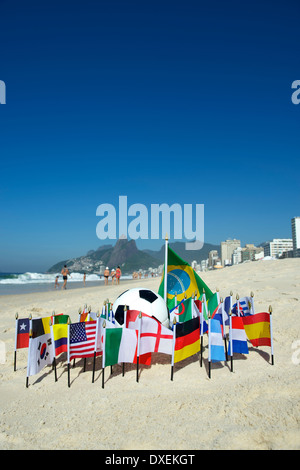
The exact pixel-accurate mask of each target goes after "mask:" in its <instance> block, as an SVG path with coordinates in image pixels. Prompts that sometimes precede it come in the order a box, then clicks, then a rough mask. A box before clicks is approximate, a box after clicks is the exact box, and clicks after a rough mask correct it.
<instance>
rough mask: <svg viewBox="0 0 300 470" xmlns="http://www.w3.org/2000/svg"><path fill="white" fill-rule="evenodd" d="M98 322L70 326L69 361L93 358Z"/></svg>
mask: <svg viewBox="0 0 300 470" xmlns="http://www.w3.org/2000/svg"><path fill="white" fill-rule="evenodd" d="M96 328H97V322H95V321H88V322H79V323H72V324H71V325H69V360H70V361H71V360H72V359H74V358H81V357H93V355H94V351H95V342H96Z"/></svg>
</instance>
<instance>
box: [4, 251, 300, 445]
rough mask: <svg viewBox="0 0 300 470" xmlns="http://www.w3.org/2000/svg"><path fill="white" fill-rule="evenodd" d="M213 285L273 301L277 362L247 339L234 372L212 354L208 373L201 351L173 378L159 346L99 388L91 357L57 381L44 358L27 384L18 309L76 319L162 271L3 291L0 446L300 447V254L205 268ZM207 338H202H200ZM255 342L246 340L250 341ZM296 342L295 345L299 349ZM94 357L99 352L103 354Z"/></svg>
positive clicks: (151, 283) (154, 284)
mask: <svg viewBox="0 0 300 470" xmlns="http://www.w3.org/2000/svg"><path fill="white" fill-rule="evenodd" d="M202 277H203V279H204V281H205V282H206V283H207V284H208V285H209V287H210V288H211V289H212V290H215V288H216V287H217V288H219V290H220V295H221V296H223V297H225V296H226V295H228V294H229V292H230V290H232V291H233V292H234V295H235V294H236V293H239V295H240V296H244V295H249V294H250V291H253V292H254V294H255V298H254V299H255V310H256V312H259V311H267V309H268V306H269V305H270V304H271V305H272V307H273V328H274V354H275V364H274V366H272V365H271V364H270V348H268V347H262V348H260V349H259V350H257V349H255V348H252V347H250V348H249V350H250V353H249V355H248V356H242V355H236V356H235V360H234V372H233V373H231V372H230V369H229V365H228V366H227V365H224V363H221V364H215V365H213V367H212V378H211V379H208V374H207V348H205V351H204V358H205V360H204V365H203V367H202V368H200V365H199V360H198V358H197V356H194V357H193V358H191V359H189V360H185V361H183V362H181V363H179V364H177V366H176V370H175V373H174V381H173V382H171V381H170V357H169V356H164V355H156V357H155V358H154V360H153V364H152V366H151V367H147V368H146V367H144V368H142V370H141V374H140V380H139V383H137V382H136V371H135V368H134V367H133V366H131V365H127V366H126V367H127V371H126V373H125V376H124V377H122V374H121V368H120V366H114V373H113V375H112V376H110V370H109V368H106V371H105V376H106V382H105V388H104V390H103V389H102V388H101V371H100V362H99V363H98V364H97V372H96V380H95V383H94V384H92V382H91V379H92V371H91V361H90V362H89V363H88V367H87V371H86V372H83V367H82V366H83V361H82V360H77V366H76V367H75V369H71V388H68V386H67V372H66V363H65V362H62V361H60V362H59V364H58V369H57V373H58V381H57V382H56V383H55V382H54V374H53V372H52V371H51V368H50V367H48V368H46V369H44V370H43V371H41V372H40V373H39V374H38V375H36V376H34V377H31V378H30V381H29V388H28V389H26V387H25V381H26V365H27V349H26V350H25V349H23V350H19V351H18V356H17V357H18V359H17V371H16V372H14V371H13V351H14V336H15V312H19V317H20V318H22V317H25V316H28V315H29V313H32V314H33V317H38V316H47V315H50V314H51V313H52V311H53V310H55V311H56V312H57V313H60V312H64V313H66V314H69V315H70V316H71V319H72V321H73V322H74V321H77V318H78V314H77V312H78V308H79V307H80V306H81V307H82V306H83V305H84V304H85V303H87V304H88V305H91V306H92V309H93V310H97V309H98V308H100V307H101V306H102V305H103V301H104V300H105V299H106V298H107V297H108V298H109V299H111V300H114V299H115V298H116V297H117V296H118V295H119V294H120V293H121V292H123V291H124V290H125V289H127V288H128V287H133V286H139V285H142V286H143V287H148V288H152V289H153V290H155V291H157V289H158V286H159V282H160V280H159V279H154V280H152V279H146V280H141V281H134V282H133V281H131V282H128V281H127V282H126V283H125V282H121V284H120V286H118V287H115V286H114V287H112V286H108V287H107V288H105V287H99V288H97V287H96V288H95V287H93V288H85V289H76V290H67V291H57V292H52V293H38V294H27V295H22V296H3V297H1V298H0V306H1V307H0V315H1V316H0V318H1V322H0V325H1V327H0V340H1V341H3V342H4V343H5V347H6V362H5V363H4V364H0V374H1V407H0V408H1V410H0V423H1V426H0V429H1V434H0V448H1V449H115V450H121V449H149V450H151V449H159V450H160V449H164V450H180V449H189V450H192V449H299V448H300V405H299V395H300V394H299V390H300V387H299V385H300V381H299V375H300V259H288V260H281V261H265V262H256V263H247V264H243V265H239V266H233V267H231V268H226V269H223V270H220V271H213V272H207V273H203V276H202ZM205 341H206V342H205V345H206V344H207V340H205ZM250 346H251V345H250ZM295 347H296V349H295ZM99 361H100V359H99Z"/></svg>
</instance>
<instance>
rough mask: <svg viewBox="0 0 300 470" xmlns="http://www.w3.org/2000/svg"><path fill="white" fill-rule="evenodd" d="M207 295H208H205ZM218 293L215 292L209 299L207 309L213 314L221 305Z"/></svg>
mask: <svg viewBox="0 0 300 470" xmlns="http://www.w3.org/2000/svg"><path fill="white" fill-rule="evenodd" d="M205 297H206V296H205ZM218 297H219V296H218V293H217V292H215V293H214V294H213V295H212V296H211V297H210V299H209V300H208V301H207V310H208V311H209V312H210V314H211V315H212V314H213V313H214V312H215V310H216V309H217V308H218V305H219V300H218Z"/></svg>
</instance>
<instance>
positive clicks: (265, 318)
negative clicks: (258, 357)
mask: <svg viewBox="0 0 300 470" xmlns="http://www.w3.org/2000/svg"><path fill="white" fill-rule="evenodd" d="M241 318H242V319H243V323H244V328H245V332H246V335H247V337H248V339H249V341H250V342H251V344H252V345H253V346H255V347H256V348H257V347H258V346H271V330H270V314H269V313H266V312H263V313H256V314H255V315H248V316H246V317H241Z"/></svg>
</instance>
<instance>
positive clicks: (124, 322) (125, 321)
mask: <svg viewBox="0 0 300 470" xmlns="http://www.w3.org/2000/svg"><path fill="white" fill-rule="evenodd" d="M126 323H127V305H124V321H123V328H126ZM124 375H125V362H122V377H124Z"/></svg>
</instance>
